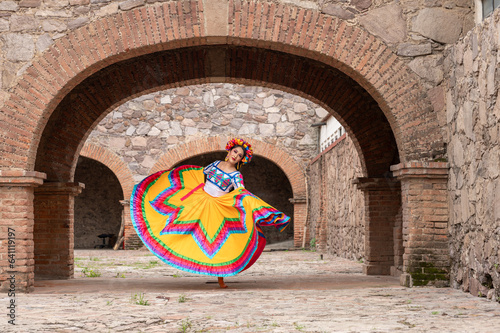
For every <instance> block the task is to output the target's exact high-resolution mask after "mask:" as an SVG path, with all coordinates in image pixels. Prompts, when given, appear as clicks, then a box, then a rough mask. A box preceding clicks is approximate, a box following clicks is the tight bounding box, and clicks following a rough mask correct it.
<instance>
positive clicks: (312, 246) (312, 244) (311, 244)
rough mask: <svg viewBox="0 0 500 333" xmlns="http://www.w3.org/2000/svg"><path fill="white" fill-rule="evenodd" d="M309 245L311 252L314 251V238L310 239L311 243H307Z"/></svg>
mask: <svg viewBox="0 0 500 333" xmlns="http://www.w3.org/2000/svg"><path fill="white" fill-rule="evenodd" d="M309 245H310V247H311V251H313V252H314V251H316V238H313V239H311V241H310V242H309Z"/></svg>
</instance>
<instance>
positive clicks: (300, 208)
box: [289, 198, 308, 248]
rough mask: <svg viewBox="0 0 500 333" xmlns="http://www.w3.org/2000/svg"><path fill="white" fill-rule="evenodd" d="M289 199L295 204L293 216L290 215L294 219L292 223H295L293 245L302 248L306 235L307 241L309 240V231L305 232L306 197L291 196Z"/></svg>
mask: <svg viewBox="0 0 500 333" xmlns="http://www.w3.org/2000/svg"><path fill="white" fill-rule="evenodd" d="M289 200H290V202H291V203H292V204H293V216H290V218H291V219H292V221H291V222H290V223H293V246H294V247H297V248H300V247H302V242H303V240H304V237H306V238H305V241H306V242H307V241H308V239H307V231H306V234H304V227H305V226H306V219H307V204H306V198H291V199H289ZM306 244H307V243H306Z"/></svg>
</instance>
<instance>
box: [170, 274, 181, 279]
mask: <svg viewBox="0 0 500 333" xmlns="http://www.w3.org/2000/svg"><path fill="white" fill-rule="evenodd" d="M172 277H174V278H180V277H182V275H180V274H174V275H172Z"/></svg>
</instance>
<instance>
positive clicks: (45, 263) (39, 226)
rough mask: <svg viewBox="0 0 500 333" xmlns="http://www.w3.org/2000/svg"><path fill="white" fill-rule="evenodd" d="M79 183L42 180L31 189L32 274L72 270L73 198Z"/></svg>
mask: <svg viewBox="0 0 500 333" xmlns="http://www.w3.org/2000/svg"><path fill="white" fill-rule="evenodd" d="M83 187H84V186H83V184H79V183H46V184H44V185H43V186H40V187H39V188H37V189H35V200H34V207H35V227H34V242H35V278H36V279H70V278H72V277H73V274H74V256H73V250H74V198H75V196H77V195H78V194H80V193H81V191H82V189H83Z"/></svg>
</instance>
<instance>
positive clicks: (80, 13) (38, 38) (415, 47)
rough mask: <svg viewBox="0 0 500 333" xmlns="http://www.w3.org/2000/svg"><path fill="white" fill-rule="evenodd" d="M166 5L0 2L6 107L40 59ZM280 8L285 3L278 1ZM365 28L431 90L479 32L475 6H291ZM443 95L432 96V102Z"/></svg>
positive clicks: (459, 2) (423, 2) (362, 1)
mask: <svg viewBox="0 0 500 333" xmlns="http://www.w3.org/2000/svg"><path fill="white" fill-rule="evenodd" d="M164 2H168V1H166V0H126V1H113V0H2V1H0V76H1V77H0V105H1V104H2V101H3V100H4V98H5V97H6V95H7V94H6V91H7V90H8V89H9V88H10V87H12V86H13V85H15V83H16V81H17V79H18V78H19V77H20V76H21V75H22V73H23V72H24V71H25V70H26V68H27V67H29V65H30V63H31V61H32V60H33V58H34V57H36V56H38V55H40V54H42V53H43V52H44V51H45V50H47V49H48V48H49V47H50V45H52V44H53V43H54V41H55V40H57V39H59V38H61V37H62V36H65V35H66V34H67V33H68V32H70V31H72V30H75V29H77V28H80V27H82V26H85V25H86V24H88V23H90V22H93V21H95V20H98V19H100V18H102V17H105V16H108V15H113V14H115V13H118V12H127V11H129V10H131V9H133V8H137V7H144V6H155V5H158V4H160V3H164ZM275 2H280V1H278V0H276V1H275ZM283 2H286V3H292V4H294V5H296V6H298V7H305V8H311V9H315V10H319V11H321V12H323V13H325V14H327V15H331V16H333V17H339V18H341V19H343V20H347V22H348V24H349V25H359V26H362V27H363V28H364V29H366V30H367V31H369V32H370V33H372V34H373V35H375V36H377V37H379V38H381V39H382V40H383V41H384V42H385V43H387V45H388V46H389V47H390V48H391V49H393V51H394V52H395V53H396V54H397V55H398V56H399V57H400V58H401V59H403V61H405V62H407V63H408V65H409V67H410V68H411V69H413V70H414V71H415V72H416V73H417V74H418V75H419V76H420V77H422V78H423V79H424V80H425V82H426V84H427V85H428V88H433V87H436V86H437V85H439V84H440V82H441V81H442V79H443V70H442V59H443V56H442V51H443V49H444V46H445V45H446V44H453V43H454V42H455V41H456V40H457V39H458V38H459V37H461V36H464V35H465V34H466V33H467V31H469V30H470V29H471V28H472V27H473V25H474V24H473V22H474V21H473V8H472V6H473V1H472V0H456V1H447V0H397V1H396V0H394V1H391V0H384V1H381V0H342V1H335V0H327V1H323V0H317V1H303V0H286V1H283ZM439 96H440V95H439V91H431V99H434V98H438V97H439Z"/></svg>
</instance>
